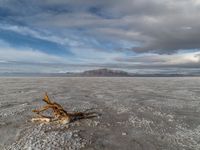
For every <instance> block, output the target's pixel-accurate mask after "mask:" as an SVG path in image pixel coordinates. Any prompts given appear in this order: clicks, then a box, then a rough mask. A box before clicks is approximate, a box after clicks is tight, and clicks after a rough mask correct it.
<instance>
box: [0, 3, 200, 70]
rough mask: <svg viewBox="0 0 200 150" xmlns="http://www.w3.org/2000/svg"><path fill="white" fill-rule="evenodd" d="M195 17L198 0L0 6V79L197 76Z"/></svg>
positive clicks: (199, 49)
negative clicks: (16, 75) (119, 73)
mask: <svg viewBox="0 0 200 150" xmlns="http://www.w3.org/2000/svg"><path fill="white" fill-rule="evenodd" d="M199 18H200V1H199V0H31V1H28V0H0V73H3V72H46V73H49V72H67V71H82V70H88V69H94V68H105V67H106V68H112V69H122V70H126V71H130V72H137V73H199V72H200V19H199Z"/></svg>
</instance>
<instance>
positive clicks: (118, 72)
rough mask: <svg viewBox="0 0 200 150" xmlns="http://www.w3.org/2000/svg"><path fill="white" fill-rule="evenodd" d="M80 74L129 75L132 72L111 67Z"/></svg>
mask: <svg viewBox="0 0 200 150" xmlns="http://www.w3.org/2000/svg"><path fill="white" fill-rule="evenodd" d="M80 76H89V77H91V76H97V77H129V76H130V74H129V73H128V72H125V71H121V70H110V69H106V68H104V69H96V70H88V71H84V72H82V73H80Z"/></svg>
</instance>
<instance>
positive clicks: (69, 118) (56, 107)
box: [31, 93, 97, 124]
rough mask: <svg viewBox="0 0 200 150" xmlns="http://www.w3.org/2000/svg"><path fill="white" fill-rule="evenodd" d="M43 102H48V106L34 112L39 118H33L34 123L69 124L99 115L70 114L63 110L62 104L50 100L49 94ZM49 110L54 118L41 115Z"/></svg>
mask: <svg viewBox="0 0 200 150" xmlns="http://www.w3.org/2000/svg"><path fill="white" fill-rule="evenodd" d="M43 101H44V102H46V103H47V105H45V106H43V107H42V108H40V109H38V110H37V109H35V110H33V112H34V113H36V114H37V115H38V116H37V117H35V118H32V120H31V121H32V122H44V123H49V122H54V121H56V122H59V123H61V124H67V123H70V122H73V121H75V120H80V119H86V118H92V117H97V115H96V114H95V113H94V112H90V113H87V112H86V111H84V112H73V113H68V112H67V111H66V110H64V109H63V107H62V106H61V105H60V104H58V103H56V102H52V101H51V100H50V99H49V96H48V95H47V93H45V96H44V98H43ZM48 109H51V110H52V116H44V115H42V114H41V112H43V111H46V110H48Z"/></svg>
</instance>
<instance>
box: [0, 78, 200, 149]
mask: <svg viewBox="0 0 200 150" xmlns="http://www.w3.org/2000/svg"><path fill="white" fill-rule="evenodd" d="M0 89H1V90H0V149H6V150H24V149H28V150H54V149H58V150H59V149H61V150H62V149H63V150H65V149H69V150H75V149H77V150H78V149H83V150H94V149H101V150H104V149H105V150H111V149H113V150H122V149H123V150H184V149H185V150H199V149H200V78H198V77H184V78H124V77H123V78H86V77H84V78H79V77H75V78H69V77H67V78H55V77H52V78H42V77H41V78H39V77H36V78H32V77H29V78H28V77H27V78H0ZM45 91H47V92H48V93H49V95H50V97H51V98H52V99H54V100H55V101H56V102H58V103H60V104H62V105H63V107H64V108H65V109H66V110H67V111H85V110H88V109H90V110H89V111H93V112H97V113H98V114H101V115H99V116H98V117H95V118H90V119H83V120H79V121H75V122H72V123H70V124H68V125H58V124H55V123H51V124H38V123H32V122H30V119H31V118H32V117H33V116H34V114H33V113H32V112H31V110H32V109H34V108H37V107H39V106H42V105H43V104H44V103H43V101H42V100H41V99H42V97H43V94H44V92H45Z"/></svg>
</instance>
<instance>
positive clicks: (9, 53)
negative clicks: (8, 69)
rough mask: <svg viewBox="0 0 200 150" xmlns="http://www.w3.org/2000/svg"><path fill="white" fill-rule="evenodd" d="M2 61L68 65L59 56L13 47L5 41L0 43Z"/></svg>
mask: <svg viewBox="0 0 200 150" xmlns="http://www.w3.org/2000/svg"><path fill="white" fill-rule="evenodd" d="M0 45H1V46H0V60H1V61H3V62H7V61H18V62H30V63H67V61H66V60H65V59H64V58H62V57H58V56H54V55H50V54H46V53H43V52H41V51H39V50H34V49H31V48H16V47H12V46H11V45H9V44H8V43H6V42H4V41H2V40H1V41H0Z"/></svg>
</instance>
